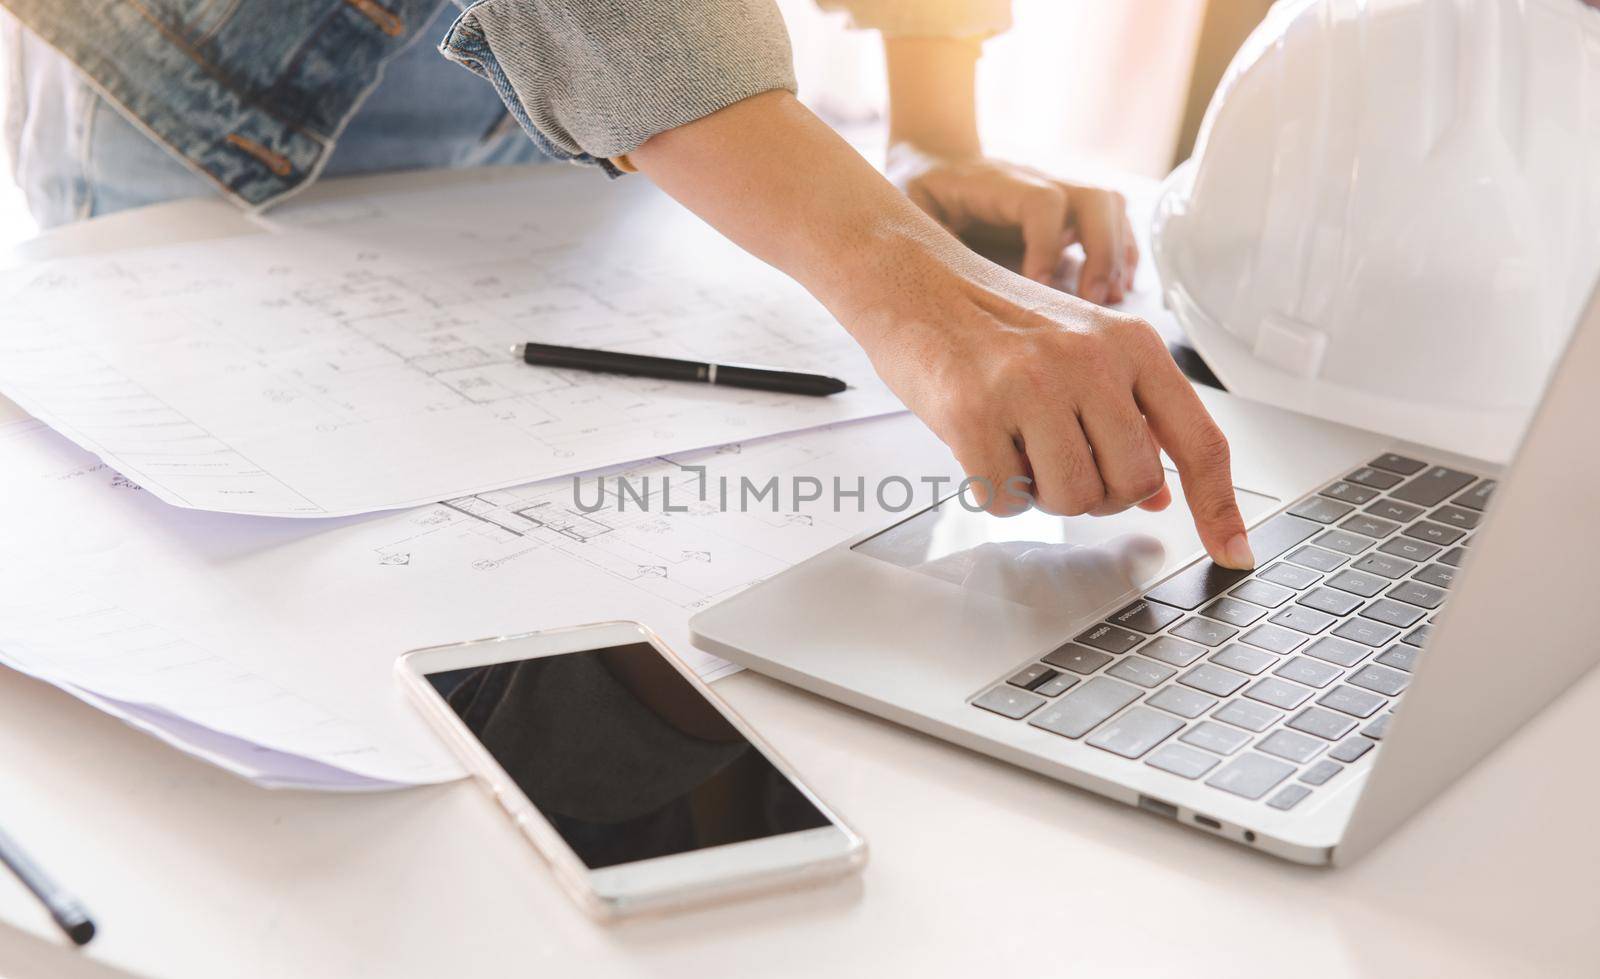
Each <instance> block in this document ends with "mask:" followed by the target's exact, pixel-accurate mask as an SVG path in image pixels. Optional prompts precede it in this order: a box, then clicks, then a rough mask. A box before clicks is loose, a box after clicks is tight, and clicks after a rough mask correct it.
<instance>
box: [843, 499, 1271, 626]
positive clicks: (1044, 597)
mask: <svg viewBox="0 0 1600 979" xmlns="http://www.w3.org/2000/svg"><path fill="white" fill-rule="evenodd" d="M1168 484H1169V485H1170V486H1171V488H1172V497H1173V499H1172V505H1171V506H1169V507H1167V509H1166V510H1164V511H1162V512H1160V513H1147V512H1146V511H1144V510H1138V509H1134V510H1126V511H1124V512H1122V513H1119V514H1116V515H1114V516H1109V517H1057V516H1053V515H1051V514H1048V513H1043V512H1041V511H1038V510H1029V511H1027V512H1025V513H1021V514H1018V515H1017V516H1014V517H995V516H991V515H989V514H987V513H981V512H980V513H974V512H972V511H971V510H969V509H967V507H966V506H965V505H963V501H962V500H960V499H958V498H956V497H951V498H950V499H947V500H945V501H944V502H943V503H941V504H939V505H938V506H936V507H932V508H931V509H928V510H924V511H922V512H921V513H918V514H916V515H915V516H912V517H910V518H908V519H906V520H903V521H901V522H900V523H898V524H896V525H894V526H893V527H890V528H889V529H888V530H885V531H883V532H882V533H879V534H877V535H875V536H873V537H869V538H868V539H866V540H864V541H862V542H861V543H859V544H857V545H856V546H855V548H854V550H857V551H860V552H861V553H863V554H866V555H868V556H870V557H874V558H878V559H879V560H882V561H887V562H889V563H890V564H894V565H897V566H899V567H902V568H906V569H908V570H911V571H915V572H917V573H918V574H925V575H929V576H932V577H934V578H938V579H940V580H941V581H947V582H950V583H951V584H954V585H959V586H961V587H963V588H968V589H972V590H974V591H978V592H981V593H983V594H987V595H992V596H995V597H998V598H1004V599H1007V600H1009V601H1013V602H1017V603H1019V604H1022V605H1030V606H1034V607H1038V608H1049V609H1052V610H1053V611H1055V612H1059V613H1062V614H1064V615H1065V616H1067V617H1069V618H1078V617H1080V616H1084V615H1088V614H1090V613H1092V612H1095V611H1097V610H1099V609H1100V608H1103V607H1104V606H1105V605H1106V604H1107V603H1108V602H1110V601H1112V600H1113V599H1115V598H1117V597H1118V596H1120V595H1126V594H1130V593H1132V592H1135V591H1142V590H1144V589H1146V588H1148V587H1150V586H1151V585H1153V584H1155V583H1156V582H1157V581H1159V580H1160V579H1161V578H1162V577H1164V576H1165V575H1167V574H1169V573H1171V572H1173V571H1176V570H1177V569H1178V568H1180V567H1182V566H1183V565H1185V564H1188V563H1189V562H1190V561H1193V560H1194V559H1195V558H1196V557H1199V556H1200V555H1201V553H1202V550H1203V549H1202V548H1201V546H1200V537H1199V535H1198V534H1197V533H1196V532H1195V529H1194V521H1193V519H1192V518H1191V517H1190V515H1189V507H1188V506H1187V504H1185V502H1184V499H1183V490H1182V487H1181V486H1179V485H1178V480H1177V479H1176V478H1173V479H1169V480H1168ZM1234 492H1235V494H1236V496H1237V497H1238V500H1239V509H1240V511H1241V512H1242V513H1243V514H1244V521H1245V524H1246V525H1252V524H1254V523H1255V522H1256V521H1257V520H1258V519H1260V518H1261V517H1263V516H1265V515H1266V514H1268V513H1270V512H1272V511H1273V510H1275V509H1277V507H1278V503H1279V501H1278V500H1277V499H1275V498H1273V497H1270V496H1266V495H1264V494H1261V493H1255V492H1252V491H1250V490H1246V489H1240V488H1239V487H1235V488H1234Z"/></svg>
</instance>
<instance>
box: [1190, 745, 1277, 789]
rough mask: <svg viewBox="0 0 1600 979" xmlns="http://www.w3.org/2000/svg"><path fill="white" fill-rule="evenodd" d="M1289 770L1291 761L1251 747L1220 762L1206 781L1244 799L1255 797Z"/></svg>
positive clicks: (1271, 786) (1269, 787)
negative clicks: (1288, 761) (1226, 761)
mask: <svg viewBox="0 0 1600 979" xmlns="http://www.w3.org/2000/svg"><path fill="white" fill-rule="evenodd" d="M1293 774H1294V766H1293V765H1290V764H1289V763H1287V762H1283V761H1279V760H1278V759H1276V758H1268V757H1267V756H1266V755H1261V754H1256V753H1255V752H1253V751H1251V752H1246V753H1245V754H1242V755H1240V756H1239V757H1237V758H1235V759H1234V760H1233V761H1230V762H1228V763H1227V764H1226V765H1223V766H1222V768H1221V769H1220V770H1219V771H1218V772H1217V774H1215V775H1213V776H1211V777H1210V778H1208V779H1206V784H1207V785H1209V786H1211V787H1212V788H1216V789H1221V790H1222V791H1224V792H1232V793H1233V794H1234V795H1239V796H1244V797H1245V798H1246V799H1259V798H1261V797H1262V796H1264V795H1266V794H1267V793H1268V792H1269V791H1271V790H1272V788H1273V787H1274V786H1276V785H1277V784H1278V783H1279V782H1282V781H1283V780H1284V779H1286V778H1288V777H1289V776H1290V775H1293Z"/></svg>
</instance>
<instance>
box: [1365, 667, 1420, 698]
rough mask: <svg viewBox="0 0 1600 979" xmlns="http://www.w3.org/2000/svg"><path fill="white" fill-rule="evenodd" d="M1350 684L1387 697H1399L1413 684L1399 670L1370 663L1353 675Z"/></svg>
mask: <svg viewBox="0 0 1600 979" xmlns="http://www.w3.org/2000/svg"><path fill="white" fill-rule="evenodd" d="M1380 662H1381V660H1380ZM1350 682H1351V683H1353V684H1355V685H1356V686H1358V687H1365V688H1366V689H1368V690H1374V691H1376V692H1378V693H1381V694H1383V695H1384V696H1385V697H1398V696H1399V695H1400V694H1401V692H1402V691H1404V690H1405V688H1406V684H1408V683H1410V682H1411V678H1410V677H1408V676H1406V675H1405V674H1404V673H1401V672H1400V671H1398V670H1390V669H1386V668H1384V667H1382V666H1376V665H1374V664H1372V663H1368V664H1367V665H1366V666H1363V667H1362V668H1361V669H1359V670H1357V671H1356V672H1355V673H1353V674H1351V676H1350Z"/></svg>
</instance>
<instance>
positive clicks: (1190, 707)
mask: <svg viewBox="0 0 1600 979" xmlns="http://www.w3.org/2000/svg"><path fill="white" fill-rule="evenodd" d="M1145 703H1147V704H1149V705H1150V706H1151V707H1159V708H1161V709H1162V710H1164V711H1167V712H1168V713H1172V714H1177V715H1178V716H1179V717H1188V718H1191V719H1192V718H1196V717H1199V716H1200V715H1201V714H1204V713H1205V712H1206V711H1208V710H1210V709H1211V708H1213V707H1215V706H1216V705H1217V698H1215V697H1212V696H1210V695H1209V694H1203V693H1201V692H1200V691H1198V690H1190V689H1189V688H1188V687H1176V686H1174V687H1162V688H1161V689H1160V690H1157V691H1156V692H1155V693H1153V694H1151V695H1150V696H1149V697H1147V698H1145Z"/></svg>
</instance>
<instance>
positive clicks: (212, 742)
mask: <svg viewBox="0 0 1600 979" xmlns="http://www.w3.org/2000/svg"><path fill="white" fill-rule="evenodd" d="M702 467H703V468H702ZM606 475H607V482H606V483H604V484H603V485H604V486H605V487H606V489H605V492H606V493H607V494H608V505H607V506H606V507H604V508H602V509H598V510H595V511H594V512H587V513H586V512H584V509H585V507H589V506H593V505H594V504H595V503H596V502H598V500H599V497H598V496H597V493H596V490H597V488H598V487H599V486H600V485H601V484H600V483H598V482H597V480H596V477H595V476H594V475H586V476H584V477H583V479H582V480H581V481H580V483H579V485H578V496H577V498H576V500H581V501H582V502H583V504H584V505H585V506H584V507H580V506H578V505H576V500H575V497H574V485H573V480H572V479H570V478H564V479H556V480H548V481H545V482H542V483H538V484H533V485H530V486H524V487H516V488H512V489H509V490H501V491H494V492H488V493H483V494H475V495H470V496H465V497H457V498H453V499H451V500H448V501H444V502H440V503H435V504H432V505H429V506H424V507H419V508H416V509H412V510H408V511H404V512H400V513H392V514H380V515H372V516H367V517H358V518H342V519H335V520H327V521H285V520H275V519H270V518H255V517H237V516H227V515H223V514H217V513H207V512H202V511H196V510H184V509H178V508H174V507H170V506H167V505H166V504H164V503H162V502H161V501H160V500H158V499H156V498H155V497H154V496H153V495H152V494H151V493H149V492H147V491H145V490H143V489H141V488H140V487H139V486H138V485H137V484H135V483H133V482H132V481H131V480H128V479H126V478H124V477H123V476H121V475H120V474H118V473H117V472H116V471H115V470H113V469H111V468H110V467H109V466H107V465H105V464H104V463H103V462H101V461H100V460H98V459H96V458H95V457H93V456H92V455H90V454H89V453H86V452H84V451H83V450H81V449H79V448H78V447H76V446H74V445H73V444H72V443H70V442H68V441H67V440H66V439H64V438H62V437H61V436H60V435H58V434H57V433H55V432H53V431H52V430H50V429H49V428H48V427H46V426H45V425H43V424H41V423H39V422H37V421H23V422H16V423H12V424H10V425H0V499H3V500H4V501H5V502H6V506H5V507H0V660H3V661H4V662H5V663H7V664H8V665H11V666H13V667H14V668H17V669H19V670H22V671H24V672H27V673H30V674H32V675H35V676H38V677H40V678H42V679H45V680H47V681H48V682H51V683H54V684H56V685H57V686H59V687H61V688H62V689H63V690H66V691H67V692H69V693H72V694H73V695H75V696H78V697H80V698H81V699H83V700H85V701H86V702H88V703H91V704H93V705H95V706H96V707H99V708H100V709H102V710H106V711H107V712H108V713H111V714H113V715H114V716H118V717H121V718H122V719H123V720H125V721H127V722H128V723H130V724H132V725H134V726H135V727H137V728H139V729H141V730H145V731H147V732H149V733H151V734H153V735H155V736H157V737H160V738H162V739H163V740H165V741H167V742H168V743H170V744H172V745H174V746H175V747H177V748H179V749H180V750H184V751H188V752H189V753H191V754H194V755H195V756H196V757H199V758H202V759H204V760H207V761H209V762H212V763H213V764H217V765H220V766H222V767H224V768H227V769H228V770H230V771H233V772H235V773H237V774H240V775H242V776H244V777H246V778H250V779H252V780H253V781H255V782H257V783H259V784H262V785H269V786H293V787H299V788H309V789H327V790H343V791H355V790H371V789H381V788H385V787H392V786H398V785H408V784H419V783H426V782H437V781H442V780H447V779H451V778H456V777H459V776H460V775H461V774H462V772H461V769H460V767H459V765H458V764H457V763H456V761H455V759H454V757H453V756H452V755H451V754H450V753H449V752H448V751H447V750H445V749H444V748H443V747H442V746H441V745H440V744H439V742H438V740H437V738H436V737H435V736H434V734H433V733H432V731H431V730H430V729H429V728H428V727H427V726H426V725H425V724H424V723H423V722H422V721H421V720H420V718H419V717H418V716H417V715H416V713H415V711H414V710H413V708H412V707H411V706H410V704H409V703H408V702H406V700H405V699H404V697H403V696H402V694H401V693H400V691H399V690H398V688H397V687H396V685H395V682H394V678H393V666H394V661H395V659H396V657H397V656H399V655H400V654H401V653H404V652H405V651H407V650H410V649H414V648H418V647H422V646H428V645H435V644H440V643H448V642H458V641H461V640H467V639H473V638H481V637H488V636H495V635H507V634H514V633H520V632H529V631H535V630H542V629H550V628H557V627H561V626H567V625H574V624H579V623H584V622H594V621H603V620H611V619H635V620H638V621H641V622H643V623H645V624H646V625H648V626H650V627H651V628H653V629H655V630H656V631H657V632H658V633H660V634H661V635H662V636H663V638H664V639H665V640H666V641H667V643H668V644H669V645H671V646H672V647H673V648H674V649H675V650H676V651H677V652H678V653H679V654H680V655H682V656H684V657H685V658H686V659H687V660H689V661H690V663H691V665H692V666H693V667H694V668H695V669H696V670H697V672H699V673H700V674H701V675H704V676H708V677H716V676H720V675H723V674H724V673H726V672H728V671H729V670H731V667H730V666H729V665H728V664H727V663H725V662H723V661H722V660H719V659H716V658H715V657H712V656H708V655H706V654H703V653H700V652H698V651H697V650H695V649H694V648H693V647H692V646H691V645H690V643H689V636H688V619H689V617H690V615H691V614H692V613H693V612H694V611H695V610H697V609H699V608H701V607H703V606H705V605H708V604H710V603H711V602H714V601H716V600H718V599H720V598H723V597H726V596H728V595H732V594H734V593H736V592H738V591H739V590H741V589H742V588H744V587H747V586H748V585H750V584H752V583H754V582H755V581H758V580H760V579H762V578H765V577H768V576H770V575H772V574H776V573H778V572H780V571H782V570H784V569H785V568H787V567H789V566H791V565H793V564H795V563H796V562H798V561H801V560H804V559H805V558H807V557H810V556H811V555H813V554H815V553H817V552H819V551H821V550H824V549H826V548H827V547H830V546H832V545H833V544H835V543H838V542H839V541H841V540H845V539H847V538H849V537H852V536H855V535H857V534H860V533H863V532H866V531H870V530H873V529H876V528H879V527H882V526H885V525H887V524H888V523H891V522H893V521H894V520H895V519H898V518H897V517H896V516H895V515H894V514H892V513H888V512H886V511H885V509H884V508H883V507H882V506H881V505H880V504H879V503H878V501H877V499H876V498H875V493H874V491H873V490H874V487H875V486H876V485H877V484H878V482H879V481H880V480H882V479H884V478H886V477H890V476H898V477H901V478H905V479H908V480H910V481H911V482H913V483H918V482H919V481H920V480H921V479H922V477H925V476H927V477H934V476H941V477H946V478H954V477H959V475H960V474H959V471H958V469H957V467H956V466H955V463H954V462H953V460H952V459H951V457H950V454H949V452H948V450H947V449H945V447H944V446H943V445H941V444H940V443H939V442H938V441H937V440H936V439H935V438H934V437H933V436H932V435H931V434H929V433H928V431H927V430H926V429H925V428H924V427H923V426H922V425H921V424H920V423H919V422H918V421H916V419H914V418H912V417H911V416H909V415H905V414H900V415H896V416H893V417H888V418H879V419H873V420H867V421H861V422H854V423H848V424H842V425H835V426H830V427H826V428H821V429H816V430H812V431H807V432H803V433H798V434H792V435H785V436H779V437H774V438H768V439H762V440H756V441H749V442H744V443H739V444H733V445H727V446H721V447H718V448H716V449H710V450H700V451H695V452H688V453H680V454H674V455H673V456H672V457H671V458H656V459H651V460H648V461H645V462H642V463H636V464H633V465H631V466H626V467H618V468H614V469H613V470H611V471H609V472H608V473H607V474H606ZM619 475H622V476H626V477H627V478H628V480H629V483H630V485H632V486H634V487H636V488H643V486H644V480H645V479H646V478H647V477H648V478H649V480H650V483H649V491H648V496H649V502H648V507H647V508H641V507H640V506H638V505H635V504H634V503H633V502H632V501H631V500H630V501H629V502H628V504H627V506H626V508H625V509H623V510H621V511H620V512H619V511H618V510H617V509H616V508H615V505H614V504H615V501H616V498H617V496H618V495H619V490H618V488H617V487H618V483H617V482H616V479H617V477H618V476H619ZM835 476H837V477H840V478H841V479H842V480H843V481H844V483H845V484H846V485H847V486H853V485H855V484H856V481H857V480H860V481H862V483H863V484H864V485H865V487H866V490H867V492H866V493H865V495H864V498H863V499H862V500H861V501H860V503H859V509H857V503H856V501H854V500H846V501H845V505H844V507H843V508H842V509H838V510H836V509H835V508H834V506H833V505H832V500H831V499H830V498H825V499H823V500H821V501H819V502H818V503H816V504H812V505H807V506H803V507H801V508H799V509H798V510H795V509H793V508H791V506H790V503H791V502H792V494H790V493H789V491H788V490H787V489H785V490H784V497H783V501H782V505H781V506H780V507H778V508H777V509H776V510H774V509H773V508H772V506H770V505H769V503H768V502H766V501H763V502H761V503H760V504H758V505H755V506H752V507H750V508H749V509H747V510H743V511H741V510H740V509H739V508H738V506H737V503H736V500H730V505H729V506H728V507H727V508H726V509H724V508H723V506H722V505H721V501H720V500H719V499H718V493H717V491H716V489H715V487H717V486H718V485H720V484H721V483H722V481H723V480H724V478H726V479H727V480H728V481H730V482H731V483H732V484H733V485H735V486H737V485H738V483H737V481H738V480H739V479H740V478H741V477H748V478H749V479H750V480H751V481H752V483H755V484H759V485H764V484H765V483H766V482H767V481H769V480H771V479H773V478H775V477H776V478H778V479H779V480H780V482H781V483H782V484H784V485H785V486H786V487H787V486H789V485H792V482H793V480H794V479H795V478H796V477H810V478H812V479H815V480H817V481H818V483H819V484H820V485H823V486H828V487H830V488H831V484H832V480H833V478H834V477H835ZM663 480H669V481H670V482H667V483H663ZM701 485H709V486H710V487H712V489H711V491H710V492H708V493H707V494H706V498H705V499H704V500H702V499H700V498H699V493H698V492H697V490H698V488H699V486H701ZM665 486H670V487H671V490H670V493H671V499H670V500H664V499H663V495H664V494H665V493H666V492H667V490H666V489H664V487H665ZM947 491H948V484H947ZM829 496H831V494H829ZM898 496H899V494H895V497H896V498H898ZM668 502H670V503H671V505H672V506H673V508H674V509H673V510H672V511H670V512H669V511H667V510H666V509H665V506H664V504H665V503H668ZM920 502H925V501H922V500H921V498H920V497H919V503H920ZM678 508H682V509H678Z"/></svg>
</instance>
